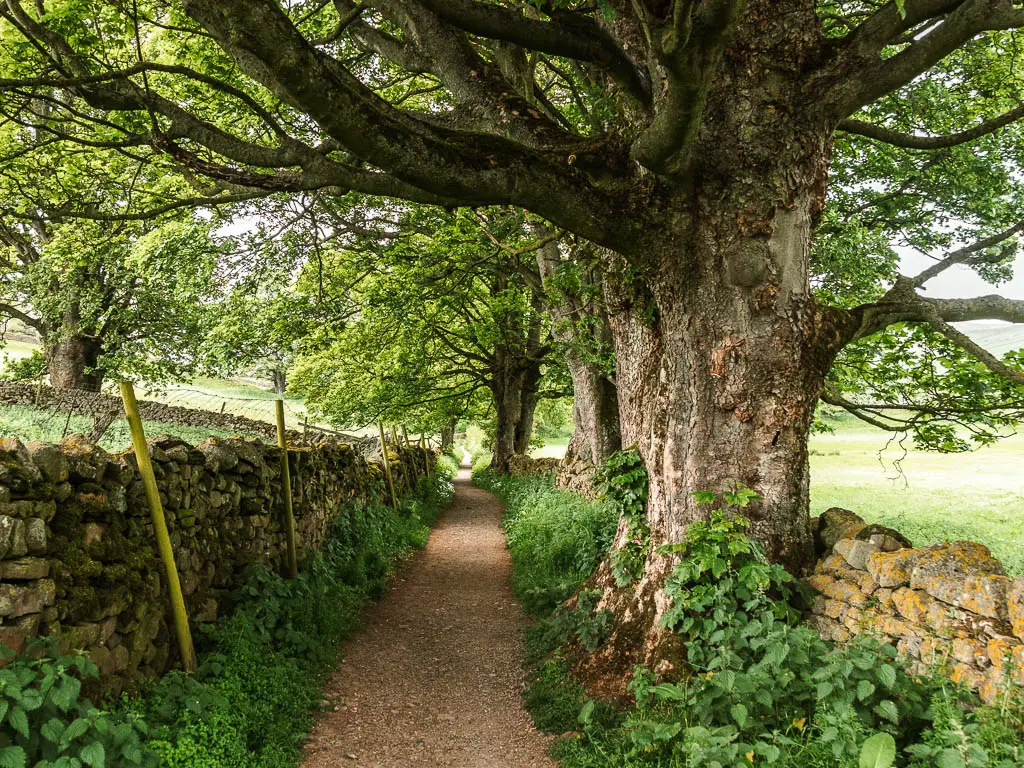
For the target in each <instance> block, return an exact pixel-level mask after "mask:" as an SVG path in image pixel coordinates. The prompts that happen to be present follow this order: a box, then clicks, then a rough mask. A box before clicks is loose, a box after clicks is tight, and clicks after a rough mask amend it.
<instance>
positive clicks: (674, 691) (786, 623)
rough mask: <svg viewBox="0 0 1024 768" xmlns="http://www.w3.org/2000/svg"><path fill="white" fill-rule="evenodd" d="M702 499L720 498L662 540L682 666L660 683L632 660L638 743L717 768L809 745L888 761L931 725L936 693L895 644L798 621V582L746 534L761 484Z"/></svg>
mask: <svg viewBox="0 0 1024 768" xmlns="http://www.w3.org/2000/svg"><path fill="white" fill-rule="evenodd" d="M697 497H698V498H697V500H698V502H699V503H704V504H720V507H721V508H719V509H715V510H713V511H712V512H711V514H710V515H709V518H708V520H706V521H702V522H697V523H694V524H693V525H691V526H690V528H689V529H688V530H687V537H686V540H685V541H683V542H680V543H677V544H670V545H665V546H663V547H660V548H659V549H658V553H659V554H663V555H675V556H676V557H677V562H676V564H675V566H674V567H673V570H672V573H671V575H670V577H669V578H668V580H667V582H666V585H665V591H666V594H667V595H668V597H669V598H670V599H671V605H670V608H669V609H668V611H666V613H665V615H664V617H663V619H662V623H663V626H665V627H666V628H668V629H672V630H674V631H675V632H677V633H678V634H679V635H680V637H681V639H682V641H683V645H684V647H685V649H686V657H687V662H688V665H689V667H690V669H689V670H687V671H688V673H689V674H688V676H687V677H685V679H683V680H682V681H680V682H659V681H658V678H657V677H656V676H655V675H653V674H652V673H651V672H649V671H648V670H646V669H644V668H642V667H639V668H637V670H636V673H635V675H634V679H633V682H632V687H631V690H632V692H633V694H634V696H635V697H636V701H637V705H638V706H637V710H636V711H635V713H634V716H633V717H632V718H631V719H630V721H629V722H628V723H627V727H628V728H629V729H630V738H631V739H632V743H633V745H634V748H635V749H636V750H637V752H638V753H639V754H643V755H644V756H645V757H647V758H654V757H656V756H659V755H660V756H664V757H666V758H668V757H671V758H672V759H675V760H678V759H680V758H683V759H684V760H685V764H686V765H707V766H712V767H713V766H748V765H754V764H770V763H775V762H778V761H779V760H780V759H782V758H783V755H792V754H794V752H803V751H807V750H814V751H815V752H816V754H817V755H818V756H819V757H820V758H821V759H822V761H823V762H824V764H833V763H836V764H847V763H848V762H850V761H857V760H858V759H859V758H864V759H867V755H868V754H869V753H870V754H875V755H876V757H878V758H879V761H878V762H876V763H870V764H871V765H878V766H883V765H885V763H884V757H885V756H886V755H887V754H888V752H889V750H888V748H887V746H888V745H889V744H890V742H891V743H892V744H893V745H895V744H896V743H897V739H901V740H903V741H904V743H907V742H908V741H909V740H911V737H913V736H916V735H917V734H919V733H920V731H921V730H922V729H923V728H924V727H926V725H927V719H928V715H927V705H928V700H929V698H930V693H931V691H930V690H928V689H927V688H926V686H924V685H922V683H920V682H919V681H916V680H914V679H913V678H911V677H910V676H909V675H908V674H907V673H906V672H905V671H904V670H903V669H902V667H901V666H900V665H899V664H898V663H897V662H896V661H895V656H896V649H895V648H893V647H892V646H889V645H881V644H879V643H877V642H875V641H873V640H870V639H867V638H864V639H860V640H857V641H855V642H853V643H851V644H850V645H848V646H846V647H843V648H833V647H832V646H831V645H830V644H829V643H826V642H825V641H823V640H822V639H821V637H820V636H819V635H818V634H817V633H816V632H815V631H814V630H812V629H810V628H808V627H804V626H801V625H800V624H799V620H800V612H799V611H798V610H797V608H796V605H798V603H799V601H800V599H801V598H802V597H803V588H802V587H801V586H800V585H799V583H798V582H797V581H796V580H795V579H794V578H793V577H792V576H791V575H790V574H789V573H787V572H786V571H785V569H783V568H782V567H781V566H780V565H777V564H773V563H770V562H769V561H768V559H767V557H766V556H765V552H764V550H763V548H762V547H761V545H760V544H759V543H758V542H756V541H754V540H752V539H750V538H749V537H748V536H747V531H748V530H749V527H750V521H749V520H748V519H746V518H745V517H743V516H742V514H741V511H742V509H743V507H745V506H746V505H747V504H749V503H751V502H752V501H755V500H756V499H757V494H756V493H754V492H752V491H750V490H748V489H743V488H736V489H734V490H732V491H728V492H726V493H723V494H721V496H719V495H718V494H714V493H700V494H697ZM876 734H882V735H881V736H880V737H878V738H875V735H876ZM893 749H895V746H894V747H893ZM672 764H675V763H672Z"/></svg>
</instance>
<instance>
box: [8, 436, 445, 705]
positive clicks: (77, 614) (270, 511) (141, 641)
mask: <svg viewBox="0 0 1024 768" xmlns="http://www.w3.org/2000/svg"><path fill="white" fill-rule="evenodd" d="M149 444H150V452H151V455H152V459H153V467H154V472H155V474H156V478H157V484H158V486H159V489H160V498H161V501H162V502H163V505H164V510H165V514H166V517H167V524H168V528H169V530H170V535H171V543H172V545H173V547H174V552H175V557H176V561H177V566H178V571H179V574H180V578H181V585H182V591H183V592H184V594H185V600H186V604H187V607H188V610H189V614H190V616H191V618H192V619H194V620H195V621H197V622H204V621H212V620H214V619H215V618H216V617H217V615H218V613H220V612H222V611H224V610H226V609H227V608H228V607H229V605H230V594H231V591H232V590H233V589H235V588H237V587H238V586H239V584H240V582H241V577H242V574H243V572H244V571H245V569H246V568H247V567H249V566H251V565H254V564H256V563H262V564H264V565H267V566H268V567H270V568H273V569H277V568H280V566H281V564H282V561H283V558H284V553H285V542H284V533H283V528H282V525H281V518H282V496H281V486H280V482H279V481H280V460H281V459H280V449H279V448H277V447H276V446H269V445H264V444H262V443H260V442H259V441H258V440H246V439H240V438H227V439H223V438H213V439H210V440H207V441H205V442H203V443H201V444H199V445H198V446H192V445H189V444H188V443H186V442H184V441H182V440H178V439H176V438H170V437H166V436H160V437H156V438H154V439H153V440H150V441H149ZM389 453H390V458H391V464H392V471H393V472H394V473H395V474H396V476H398V477H411V476H412V474H413V472H416V474H417V476H422V474H423V472H424V470H425V469H427V468H428V465H429V468H430V469H431V470H432V469H433V464H434V455H433V454H431V453H425V452H423V451H422V450H421V449H419V448H416V447H413V448H407V449H402V450H401V451H400V452H397V453H396V452H395V449H394V448H393V447H392V448H391V449H390V451H389ZM288 455H289V461H290V463H291V476H292V481H293V495H294V501H295V522H296V532H297V535H298V538H299V551H300V556H301V555H302V554H303V553H304V552H306V551H308V550H309V549H312V548H316V547H317V546H318V545H319V543H320V542H321V540H322V539H323V536H324V534H325V532H326V530H327V527H328V524H329V523H330V522H331V520H333V519H334V518H335V517H336V516H337V515H340V514H345V513H346V510H350V509H352V508H353V507H354V508H358V507H359V506H361V505H365V504H366V503H367V502H369V501H370V500H372V499H374V498H377V497H381V498H382V497H383V494H384V493H385V491H384V483H383V465H382V464H381V463H380V462H379V461H377V462H374V461H367V460H366V459H365V458H364V457H363V456H362V455H361V453H360V452H358V451H357V450H354V449H353V448H352V447H351V446H350V445H348V444H344V443H329V444H318V445H316V446H301V445H300V446H290V447H289V451H288ZM168 614H169V609H168V598H167V592H166V585H165V579H164V577H163V568H162V566H161V564H160V562H159V560H158V558H157V555H156V549H155V545H154V535H153V525H152V522H151V520H150V511H149V507H148V505H147V503H146V499H145V494H144V490H143V486H142V481H141V479H140V477H139V473H138V465H137V462H136V460H135V456H134V454H133V453H132V452H130V451H126V452H124V453H120V454H116V455H113V454H109V453H107V452H106V451H104V450H103V449H102V448H99V447H98V446H96V445H93V444H91V443H89V442H88V441H87V440H85V438H83V437H82V436H71V437H69V438H67V439H65V440H64V441H63V442H62V443H61V444H60V445H53V444H47V443H38V442H33V443H28V444H22V443H21V442H20V441H18V440H16V439H14V438H4V439H0V642H3V643H4V644H6V645H7V646H9V647H10V648H12V649H13V650H15V651H20V650H21V649H23V648H24V646H25V643H26V641H27V640H28V639H29V638H32V637H35V636H54V637H57V638H58V640H59V646H60V648H61V649H62V650H65V651H66V650H82V651H85V652H87V654H88V655H89V657H90V658H91V659H92V660H93V662H95V663H96V665H97V666H98V667H99V669H100V673H101V680H102V689H103V690H112V691H117V690H120V689H121V688H122V687H123V686H124V685H125V684H126V683H127V682H128V681H130V680H132V679H135V678H138V677H143V676H155V675H160V674H162V673H163V672H165V671H166V670H167V669H168V668H169V667H170V665H171V664H172V663H173V661H174V657H175V655H176V646H175V643H174V638H173V632H172V629H171V627H172V626H173V624H172V623H171V622H170V618H169V615H168Z"/></svg>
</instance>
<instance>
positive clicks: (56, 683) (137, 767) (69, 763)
mask: <svg viewBox="0 0 1024 768" xmlns="http://www.w3.org/2000/svg"><path fill="white" fill-rule="evenodd" d="M98 674H99V672H98V670H97V669H96V665H95V664H93V663H92V662H90V661H89V660H88V659H86V658H85V657H83V656H70V655H66V654H61V653H58V652H57V648H56V642H55V641H54V640H52V639H33V640H30V641H29V643H28V646H27V648H26V652H25V655H23V656H21V657H19V658H17V659H16V660H14V661H12V662H11V663H9V664H7V665H6V666H5V667H4V668H3V669H0V766H2V767H3V768H25V766H32V767H33V768H83V766H85V767H87V768H156V765H157V760H156V758H155V757H154V755H153V754H152V753H151V752H149V751H148V750H147V749H146V748H145V745H144V742H145V739H146V735H147V733H148V729H147V727H146V724H145V722H144V721H143V720H142V719H140V718H139V717H137V716H135V715H132V714H125V713H111V712H107V711H105V710H102V709H99V708H97V707H96V706H94V705H93V704H92V703H91V702H89V701H88V700H87V699H83V698H81V695H80V694H81V690H82V681H83V680H85V679H88V678H90V677H96V676H97V675H98Z"/></svg>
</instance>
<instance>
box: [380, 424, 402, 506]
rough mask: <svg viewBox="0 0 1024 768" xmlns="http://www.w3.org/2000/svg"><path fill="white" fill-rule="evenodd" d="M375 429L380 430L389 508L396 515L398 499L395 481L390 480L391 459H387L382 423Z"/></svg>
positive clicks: (386, 444) (386, 443)
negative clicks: (390, 507)
mask: <svg viewBox="0 0 1024 768" xmlns="http://www.w3.org/2000/svg"><path fill="white" fill-rule="evenodd" d="M377 428H378V429H379V430H380V457H381V459H383V461H384V479H385V480H387V484H388V493H390V494H391V506H392V508H393V509H394V510H395V514H396V515H397V514H398V497H397V496H395V481H394V480H392V479H391V459H389V458H388V441H387V437H385V435H384V424H383V422H381V423H379V424H377Z"/></svg>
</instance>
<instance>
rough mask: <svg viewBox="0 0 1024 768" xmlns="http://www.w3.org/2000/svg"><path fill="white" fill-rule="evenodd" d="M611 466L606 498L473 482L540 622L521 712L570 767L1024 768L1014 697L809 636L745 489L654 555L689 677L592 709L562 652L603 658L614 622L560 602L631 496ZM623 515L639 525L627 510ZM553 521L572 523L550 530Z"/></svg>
mask: <svg viewBox="0 0 1024 768" xmlns="http://www.w3.org/2000/svg"><path fill="white" fill-rule="evenodd" d="M609 471H610V472H611V473H613V474H614V473H615V472H618V479H616V478H615V477H614V476H613V477H611V478H609V477H608V472H606V480H605V488H606V496H608V497H610V498H609V499H608V500H607V501H604V502H583V501H581V500H580V499H578V498H577V497H575V496H573V495H572V494H569V493H566V492H562V491H558V490H556V489H555V488H553V487H552V484H551V482H550V480H547V479H543V478H510V477H500V478H499V477H497V476H495V475H493V474H492V473H490V472H482V473H478V474H477V475H476V476H475V477H476V479H477V482H478V483H480V484H481V485H483V486H484V487H486V488H488V489H490V490H492V491H494V492H495V493H497V494H498V495H499V496H500V497H501V498H502V499H503V500H504V501H505V503H506V505H507V511H506V517H505V526H506V530H507V531H508V542H509V549H510V551H511V553H512V561H513V566H514V568H515V576H514V579H515V584H516V590H517V592H518V593H519V594H520V597H521V598H522V599H523V600H524V603H525V605H526V607H527V608H528V610H530V612H531V613H532V615H533V616H534V617H535V618H536V619H537V624H536V625H535V626H534V627H532V628H531V629H530V630H529V632H528V636H527V657H528V658H527V662H528V664H529V666H530V668H531V671H532V676H531V684H530V687H529V689H528V691H527V693H526V704H527V707H528V708H529V709H530V711H531V714H532V715H533V717H534V720H535V723H536V725H537V727H538V728H541V729H543V730H547V731H551V732H555V733H565V732H572V733H569V734H568V735H567V736H566V737H565V738H563V739H560V740H559V741H558V742H556V744H555V746H554V748H553V749H554V755H555V756H556V757H557V758H559V759H560V760H561V765H562V766H563V768H604V767H606V766H617V767H621V768H647V767H649V766H658V768H697V767H698V766H699V767H700V768H726V767H728V768H733V767H735V768H750V767H751V766H760V765H773V766H782V767H784V768H890V766H904V767H906V768H932V767H933V766H934V767H937V768H1019V767H1020V766H1024V747H1022V746H1021V744H1020V734H1021V732H1022V729H1024V719H1022V714H1021V713H1022V711H1024V698H1022V696H1021V693H1020V691H1013V690H1011V691H1008V692H1007V693H1006V694H1005V696H1004V698H1003V700H1002V701H1001V702H999V704H998V705H997V706H984V705H982V704H981V702H980V701H979V700H978V699H977V697H976V696H975V695H974V694H973V693H972V692H970V691H968V690H967V689H965V688H963V687H961V686H958V685H956V684H954V683H953V682H951V681H950V680H948V679H946V678H945V677H942V676H939V675H934V676H932V675H926V676H919V675H913V674H911V673H910V672H909V671H908V670H907V669H906V668H905V667H904V666H903V664H902V663H901V662H900V661H899V660H898V659H897V658H896V650H895V648H894V647H892V646H891V645H887V644H883V643H880V642H878V641H876V640H873V639H871V638H869V637H862V638H860V639H858V640H856V641H854V642H852V643H849V644H847V645H843V646H834V645H833V644H832V643H828V642H826V641H823V640H822V639H821V637H820V636H819V635H818V634H817V633H816V632H814V631H813V630H812V629H810V628H808V627H806V626H804V625H802V624H801V623H800V610H799V609H800V607H801V604H802V601H803V600H805V599H806V597H807V595H806V594H805V589H804V588H803V587H802V585H800V584H799V583H798V582H796V581H795V580H794V579H793V578H792V576H790V575H789V574H788V573H786V571H785V570H783V569H782V568H781V567H779V566H776V565H773V564H771V563H769V562H768V561H767V559H766V558H765V555H764V552H763V550H762V549H761V547H760V546H759V545H758V544H757V543H756V542H755V541H753V540H751V539H750V538H748V537H747V535H746V530H747V527H748V525H749V523H748V521H747V520H746V518H744V517H743V514H742V513H743V507H744V506H745V505H746V504H747V503H749V501H750V500H751V499H753V498H755V496H754V495H753V494H752V493H751V492H750V491H747V490H745V489H732V490H730V491H729V492H727V493H724V494H722V495H721V496H718V495H716V494H714V493H702V494H699V496H698V500H699V501H703V502H706V503H708V504H713V505H714V507H715V511H713V512H710V514H709V519H708V521H707V522H704V523H699V524H696V525H693V526H691V528H690V530H689V531H688V535H687V538H686V540H685V541H682V542H678V543H676V544H673V545H669V546H667V547H664V548H662V550H661V551H662V554H669V555H673V556H675V561H676V565H675V567H674V570H673V571H672V573H671V576H670V577H669V580H668V582H667V584H666V593H667V595H668V596H669V598H670V599H671V606H670V609H669V610H668V611H667V612H666V614H665V616H664V619H663V625H664V626H667V627H669V628H671V629H673V630H674V631H675V632H677V633H678V634H679V635H680V639H681V640H682V642H683V647H684V648H685V653H686V658H687V666H688V669H687V670H686V672H685V673H684V674H682V675H680V676H677V677H675V678H673V679H671V680H668V679H662V678H660V677H658V676H656V675H655V674H654V673H652V672H651V671H650V670H647V669H645V668H643V667H637V668H636V670H635V673H634V676H633V681H632V685H631V693H632V694H633V697H634V700H635V704H634V705H633V706H632V707H630V708H628V709H625V710H623V709H617V708H615V707H613V706H611V705H608V704H604V703H601V702H594V701H591V700H589V699H588V698H587V696H586V694H585V692H584V690H583V689H582V687H581V686H580V685H579V684H578V683H577V682H576V681H575V680H574V678H573V677H572V675H571V674H570V672H569V667H568V664H567V662H566V660H565V649H566V646H567V645H568V644H570V643H571V644H572V645H575V646H577V647H582V648H584V649H588V650H591V649H593V648H596V647H597V646H598V645H599V644H600V642H601V641H602V640H603V639H604V636H606V635H607V633H608V632H609V631H610V629H611V625H612V622H613V621H614V618H613V617H612V616H611V614H609V613H608V612H607V611H602V610H601V609H600V607H599V605H598V602H599V601H598V595H597V594H596V593H592V592H590V591H589V590H583V591H581V592H580V593H579V597H578V598H577V599H576V600H575V601H570V602H569V603H568V605H562V604H561V601H562V600H564V598H565V597H568V596H570V595H571V594H572V593H573V592H574V588H573V587H572V586H571V585H572V584H575V585H576V588H578V587H579V585H580V584H582V583H583V581H584V580H585V579H586V578H587V576H588V575H589V573H590V569H592V568H593V567H594V566H595V565H596V564H597V562H598V561H599V559H600V558H601V556H602V552H601V551H600V550H599V549H596V547H598V546H599V545H601V546H605V547H607V545H608V544H609V543H610V541H611V536H612V535H613V534H614V530H615V526H616V524H617V517H618V516H617V514H613V513H614V511H615V510H621V508H622V506H623V504H622V499H623V498H625V499H627V501H628V500H630V499H633V500H634V501H635V499H634V496H635V493H634V492H635V491H637V490H638V489H640V488H641V487H642V485H643V484H642V483H641V482H640V480H639V479H638V478H637V476H636V474H635V473H636V466H635V463H634V462H632V461H631V460H630V459H629V457H628V456H626V457H619V458H618V459H617V461H616V462H615V463H614V465H613V467H611V468H610V469H609ZM630 489H632V490H630ZM581 510H587V511H586V512H582V511H581ZM599 510H600V511H599ZM628 511H629V515H630V516H632V517H633V518H637V517H638V516H640V515H642V510H640V509H637V508H636V504H635V503H633V502H630V509H629V510H628ZM559 515H562V516H564V519H566V520H569V521H571V522H569V523H566V524H564V525H556V524H555V522H554V518H555V517H557V516H559ZM630 527H631V529H636V530H641V529H642V526H639V525H636V524H635V523H634V522H633V521H632V520H631V521H630ZM632 538H633V537H631V539H632ZM637 538H639V537H637ZM612 554H613V555H614V553H612ZM628 556H629V560H630V567H629V568H628V569H622V570H623V572H624V573H629V574H630V575H632V574H633V572H634V569H633V564H634V563H635V562H636V559H637V558H636V557H633V556H632V553H628ZM620 557H622V556H620ZM552 562H558V563H563V564H564V563H571V564H573V567H571V568H566V567H564V566H562V567H552ZM614 562H615V561H614V559H613V564H614ZM621 581H626V583H627V584H628V580H626V579H622V580H621ZM536 595H545V596H546V599H544V600H538V599H534V596H536Z"/></svg>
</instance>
